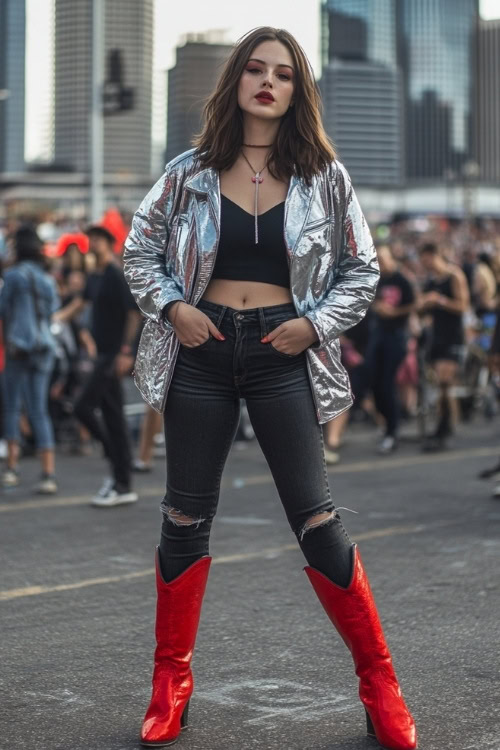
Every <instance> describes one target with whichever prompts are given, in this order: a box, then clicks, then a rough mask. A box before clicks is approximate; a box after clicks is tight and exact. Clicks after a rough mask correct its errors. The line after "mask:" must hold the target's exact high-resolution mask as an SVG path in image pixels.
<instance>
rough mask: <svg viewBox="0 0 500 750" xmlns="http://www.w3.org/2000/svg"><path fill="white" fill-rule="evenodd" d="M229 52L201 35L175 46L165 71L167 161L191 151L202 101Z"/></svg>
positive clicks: (228, 49) (216, 77)
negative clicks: (166, 82) (173, 56)
mask: <svg viewBox="0 0 500 750" xmlns="http://www.w3.org/2000/svg"><path fill="white" fill-rule="evenodd" d="M231 49H232V47H231V45H227V44H216V43H215V44H212V43H210V42H209V41H207V38H206V37H204V36H203V35H190V36H188V37H187V41H186V43H185V44H184V45H183V46H181V47H177V50H176V59H175V65H174V67H173V68H171V69H170V70H169V71H168V112H167V155H166V156H167V161H169V160H170V159H172V158H173V157H174V156H177V155H178V154H181V153H182V152H183V151H186V150H187V149H189V148H191V139H192V137H193V135H195V133H197V132H198V131H199V130H200V127H201V114H202V110H203V106H204V103H205V100H206V98H207V97H208V95H209V94H210V93H211V91H212V89H213V88H214V86H215V84H216V82H217V79H218V77H219V75H220V73H221V71H222V67H223V65H224V62H225V61H226V60H227V58H228V57H229V53H230V51H231Z"/></svg>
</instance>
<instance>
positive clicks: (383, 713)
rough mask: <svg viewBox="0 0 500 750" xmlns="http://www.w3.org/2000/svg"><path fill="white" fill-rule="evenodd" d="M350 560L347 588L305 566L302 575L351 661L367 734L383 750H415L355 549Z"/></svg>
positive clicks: (409, 722)
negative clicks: (339, 636)
mask: <svg viewBox="0 0 500 750" xmlns="http://www.w3.org/2000/svg"><path fill="white" fill-rule="evenodd" d="M353 561H354V564H353V572H352V578H351V582H350V584H349V586H348V587H347V588H346V589H344V588H342V587H341V586H337V585H336V584H335V583H333V582H332V581H330V580H329V579H328V578H327V577H326V576H325V575H323V573H320V572H319V571H318V570H315V569H314V568H311V567H309V566H308V567H306V568H304V570H305V571H306V573H307V575H308V577H309V580H310V581H311V583H312V585H313V588H314V590H315V592H316V594H317V596H318V598H319V600H320V602H321V604H322V605H323V607H324V609H325V611H326V613H327V615H328V617H329V618H330V620H331V621H332V622H333V624H334V625H335V627H336V628H337V630H338V632H339V633H340V635H341V636H342V638H343V640H344V642H345V644H346V646H347V647H348V649H349V650H350V652H351V654H352V656H353V659H354V664H355V667H356V674H357V675H358V677H359V697H360V698H361V701H362V703H363V704H364V706H365V710H366V721H367V728H368V734H369V735H370V736H374V737H376V738H377V740H378V741H379V743H380V744H381V745H382V747H384V748H387V750H414V748H416V747H417V736H416V729H415V722H414V721H413V717H412V715H411V714H410V712H409V711H408V708H407V707H406V704H405V702H404V700H403V696H402V695H401V689H400V687H399V684H398V680H397V677H396V674H395V672H394V668H393V666H392V659H391V654H390V653H389V649H388V648H387V644H386V642H385V637H384V633H383V630H382V625H381V623H380V619H379V616H378V612H377V607H376V605H375V601H374V599H373V594H372V591H371V589H370V584H369V582H368V578H367V576H366V573H365V570H364V568H363V563H362V562H361V558H360V556H359V552H358V548H357V546H356V545H354V549H353Z"/></svg>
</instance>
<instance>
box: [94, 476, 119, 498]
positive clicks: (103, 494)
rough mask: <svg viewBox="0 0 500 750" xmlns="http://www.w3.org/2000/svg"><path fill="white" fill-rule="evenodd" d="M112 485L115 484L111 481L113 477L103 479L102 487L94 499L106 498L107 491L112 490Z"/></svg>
mask: <svg viewBox="0 0 500 750" xmlns="http://www.w3.org/2000/svg"><path fill="white" fill-rule="evenodd" d="M114 483H115V480H114V479H113V477H104V480H103V483H102V487H101V489H100V490H99V491H98V492H97V494H96V497H106V495H107V494H108V492H109V490H112V489H113V485H114Z"/></svg>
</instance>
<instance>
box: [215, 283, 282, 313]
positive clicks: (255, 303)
mask: <svg viewBox="0 0 500 750" xmlns="http://www.w3.org/2000/svg"><path fill="white" fill-rule="evenodd" d="M202 299H204V300H207V302H214V303H215V304H217V305H226V306H227V307H232V308H233V310H251V309H253V308H254V307H268V306H270V305H283V304H285V303H286V302H292V295H291V292H290V290H289V289H286V288H285V287H284V286H278V285H277V284H265V283H264V282H262V281H232V280H231V281H230V280H228V279H213V280H212V281H211V282H210V283H209V285H208V287H207V289H206V291H205V294H204V295H203V298H202Z"/></svg>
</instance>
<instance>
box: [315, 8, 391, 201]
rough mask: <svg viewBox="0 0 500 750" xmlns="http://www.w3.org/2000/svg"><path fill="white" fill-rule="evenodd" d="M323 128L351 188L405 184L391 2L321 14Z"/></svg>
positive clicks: (327, 9) (333, 10)
mask: <svg viewBox="0 0 500 750" xmlns="http://www.w3.org/2000/svg"><path fill="white" fill-rule="evenodd" d="M322 59H323V69H322V76H321V84H320V86H321V91H322V94H323V101H324V108H325V111H324V122H325V127H326V130H327V132H328V134H329V135H330V136H331V138H332V139H333V141H334V143H335V145H336V146H337V149H338V152H339V157H340V159H341V160H342V161H343V162H345V164H346V166H347V168H348V169H349V171H350V173H351V176H352V178H353V180H354V182H355V183H357V184H360V185H385V186H389V185H398V184H400V183H401V181H402V178H403V146H402V135H403V134H402V111H401V105H402V89H401V77H400V73H399V70H398V67H397V50H396V26H395V0H327V2H326V4H325V5H324V6H323V10H322Z"/></svg>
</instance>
